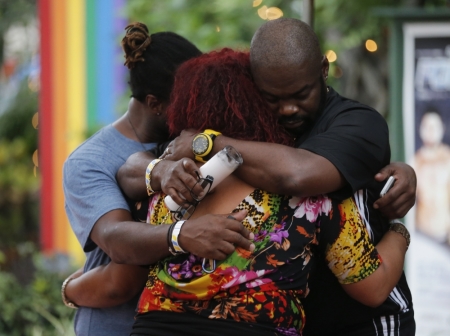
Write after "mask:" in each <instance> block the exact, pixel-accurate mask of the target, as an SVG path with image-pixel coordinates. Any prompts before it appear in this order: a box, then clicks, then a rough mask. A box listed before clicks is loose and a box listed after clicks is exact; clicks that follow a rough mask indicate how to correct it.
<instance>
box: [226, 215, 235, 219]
mask: <svg viewBox="0 0 450 336" xmlns="http://www.w3.org/2000/svg"><path fill="white" fill-rule="evenodd" d="M227 218H228V219H233V220H236V218H234V217H233V216H231V215H228V216H227Z"/></svg>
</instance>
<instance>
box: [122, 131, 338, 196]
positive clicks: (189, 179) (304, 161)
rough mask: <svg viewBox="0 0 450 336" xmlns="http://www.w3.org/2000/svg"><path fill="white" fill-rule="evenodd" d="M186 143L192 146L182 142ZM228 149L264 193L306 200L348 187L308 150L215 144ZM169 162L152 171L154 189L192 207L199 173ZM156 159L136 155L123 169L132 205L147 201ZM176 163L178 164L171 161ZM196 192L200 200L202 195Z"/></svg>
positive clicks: (227, 141) (242, 173) (190, 165)
mask: <svg viewBox="0 0 450 336" xmlns="http://www.w3.org/2000/svg"><path fill="white" fill-rule="evenodd" d="M180 141H181V140H180ZM185 141H189V140H183V142H185ZM225 145H231V146H233V147H234V148H236V150H237V151H238V152H239V153H241V155H242V157H243V159H244V165H242V166H241V167H240V168H238V170H237V171H236V174H237V176H238V177H240V178H241V179H243V180H244V181H246V182H247V183H249V184H250V185H254V186H256V187H258V188H261V189H263V190H267V191H270V192H273V193H278V194H286V195H296V196H307V195H316V194H323V193H328V192H332V191H335V190H338V189H340V188H341V187H343V186H344V185H345V183H346V182H345V180H344V178H343V177H342V175H341V174H340V173H339V171H338V170H337V168H336V167H335V166H334V165H333V164H332V163H331V162H330V161H328V160H327V159H325V158H323V157H322V156H320V155H316V154H314V153H311V152H309V151H306V150H302V149H297V148H290V147H287V146H283V145H277V144H268V143H261V142H250V141H239V140H234V139H231V138H227V137H225V136H220V137H218V138H217V139H216V141H215V144H214V149H215V152H218V151H219V150H220V149H222V148H223V147H225ZM262 153H264V155H262ZM182 155H183V154H182ZM185 155H190V156H191V157H193V155H192V150H190V151H188V152H187V151H185ZM166 157H167V159H166V160H163V161H162V162H160V163H158V165H156V166H155V168H154V169H153V171H152V175H151V176H152V178H151V186H152V188H153V189H154V190H163V192H164V193H166V194H168V195H170V196H171V197H172V198H173V200H174V201H175V202H176V203H178V204H182V203H183V198H184V199H186V200H188V201H192V197H191V195H190V190H191V189H192V188H193V187H194V185H195V183H196V181H197V175H196V174H195V171H196V170H198V167H197V166H196V165H195V163H194V161H192V159H183V158H179V155H176V156H175V155H174V154H172V155H170V156H166ZM153 158H154V157H153V156H151V155H150V154H148V153H144V152H141V153H136V154H133V155H132V156H130V157H129V159H128V160H127V162H126V163H125V164H124V165H123V166H122V167H121V168H120V169H119V172H118V174H117V180H118V182H119V185H120V186H121V188H122V190H124V192H125V193H126V194H127V195H128V196H131V197H132V198H133V199H139V198H142V197H144V196H145V195H146V187H145V182H144V181H145V178H144V177H145V170H146V168H147V165H148V164H149V163H150V161H151V160H152V159H153ZM173 159H175V160H177V161H172V160H173ZM299 162H301V164H299ZM269 167H270V168H269ZM193 191H194V193H196V194H198V193H199V192H200V191H201V189H199V188H197V189H194V190H193ZM180 195H182V197H180Z"/></svg>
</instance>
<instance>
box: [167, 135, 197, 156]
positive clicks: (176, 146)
mask: <svg viewBox="0 0 450 336" xmlns="http://www.w3.org/2000/svg"><path fill="white" fill-rule="evenodd" d="M197 134H198V132H197V131H195V130H193V129H187V130H184V131H182V132H181V134H180V135H179V136H178V137H176V138H175V140H173V141H172V142H171V143H170V144H169V146H167V148H166V150H165V151H164V154H163V155H161V159H165V160H171V161H178V160H180V159H182V158H191V159H192V160H193V159H194V152H193V151H192V140H194V137H195V136H196V135H197Z"/></svg>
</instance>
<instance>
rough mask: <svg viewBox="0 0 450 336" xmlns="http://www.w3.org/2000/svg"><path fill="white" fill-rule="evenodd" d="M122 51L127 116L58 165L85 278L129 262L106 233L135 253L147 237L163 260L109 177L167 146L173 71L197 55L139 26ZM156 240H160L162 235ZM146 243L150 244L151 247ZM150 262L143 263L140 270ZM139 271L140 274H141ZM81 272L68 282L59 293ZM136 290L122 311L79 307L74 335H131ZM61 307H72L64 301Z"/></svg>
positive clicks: (179, 40)
mask: <svg viewBox="0 0 450 336" xmlns="http://www.w3.org/2000/svg"><path fill="white" fill-rule="evenodd" d="M122 46H123V49H124V51H125V59H126V61H125V65H126V66H127V67H128V69H129V74H130V79H129V84H130V87H131V93H132V95H131V99H130V102H129V104H128V111H127V112H126V113H125V114H124V115H123V116H122V117H121V118H119V119H118V120H117V121H115V122H114V123H113V124H111V125H108V126H106V127H104V128H103V129H101V130H100V131H99V132H97V133H96V134H95V135H93V136H92V137H90V138H89V139H87V140H86V141H85V142H84V143H83V144H81V145H80V146H79V147H78V148H77V149H76V150H75V151H74V152H73V153H72V154H71V155H70V156H69V158H68V159H67V161H66V162H65V164H64V177H63V178H64V181H63V184H64V193H65V208H66V212H67V216H68V218H69V221H70V224H71V226H72V229H73V231H74V232H75V234H76V236H77V238H78V240H79V242H80V244H81V246H82V248H83V250H84V251H85V252H86V253H87V260H86V264H85V266H84V271H85V272H87V271H89V270H90V269H94V268H95V267H97V266H100V265H106V264H107V263H108V262H109V261H110V257H111V258H112V259H113V260H116V261H122V262H123V261H128V260H126V258H124V257H123V255H118V254H117V253H114V252H113V251H112V249H114V248H115V247H116V246H119V244H118V243H117V242H116V241H114V240H113V239H111V236H110V230H117V231H116V232H121V237H122V241H123V242H126V241H128V239H127V237H130V238H129V239H131V240H132V241H133V243H132V244H130V245H131V247H134V246H136V244H137V245H138V246H139V244H138V243H137V242H136V240H135V239H133V238H132V237H133V236H135V234H134V232H138V235H140V236H146V237H151V238H150V239H148V240H147V243H148V246H149V247H148V251H149V255H154V256H156V257H157V258H160V257H163V256H166V254H164V253H161V252H158V251H161V250H162V249H161V247H160V246H159V245H158V243H157V241H158V240H159V239H158V238H160V236H158V232H155V231H152V232H147V233H146V231H145V230H146V229H147V228H148V227H149V226H148V225H144V224H142V225H144V228H142V227H140V224H141V223H137V222H134V221H133V218H132V216H131V213H130V209H129V205H128V204H127V201H126V200H125V198H124V196H123V194H122V192H121V190H120V188H119V186H118V185H117V182H116V178H115V176H116V173H117V170H118V169H119V167H120V166H121V165H122V164H123V163H124V162H125V160H126V159H127V158H128V157H129V156H130V155H131V154H133V153H135V152H138V151H142V150H148V149H151V148H153V147H155V145H156V143H157V142H160V141H166V140H167V139H168V133H167V130H166V126H165V120H166V119H165V109H166V107H167V105H168V103H169V96H170V92H171V90H172V84H173V78H174V73H175V70H176V68H177V67H178V66H179V65H180V64H182V63H183V62H185V61H187V60H189V59H191V58H193V57H197V56H199V55H200V54H201V52H200V51H199V50H198V49H197V48H196V47H195V46H194V45H193V44H192V43H191V42H189V41H188V40H186V39H185V38H183V37H181V36H179V35H177V34H175V33H172V32H161V33H156V34H149V31H148V29H147V27H146V26H145V25H144V24H142V23H134V24H131V25H129V26H128V27H126V35H125V37H124V39H123V41H122ZM122 233H123V234H122ZM162 236H164V233H161V237H162ZM152 237H153V238H152ZM151 239H155V241H156V242H155V243H153V244H152V240H151ZM153 248H154V249H153ZM120 251H121V252H123V253H124V254H126V253H128V251H129V248H128V249H127V248H126V244H125V245H124V246H121V249H120ZM158 253H159V254H160V256H159V255H158ZM151 261H152V260H144V262H143V264H145V263H150V262H151ZM130 263H132V262H130ZM103 267H105V266H101V267H100V268H99V270H98V271H100V270H101V269H102V268H103ZM123 268H124V269H125V270H126V269H127V268H128V266H127V265H123ZM138 271H139V269H138ZM140 271H141V273H142V274H145V273H146V271H145V270H144V269H141V270H140ZM79 273H80V272H77V273H76V274H74V275H72V276H71V277H69V278H68V280H67V281H66V282H65V283H64V286H63V288H65V285H66V284H67V282H68V281H70V279H71V278H73V277H76V276H77V275H78V274H79ZM144 282H145V281H143V282H142V284H144ZM139 291H140V290H137V291H136V292H134V293H133V292H130V291H127V292H125V293H123V294H124V296H123V297H125V299H124V300H123V304H121V305H119V306H116V307H112V308H104V309H93V308H86V307H81V308H80V309H79V310H78V311H77V314H76V318H75V330H76V333H77V334H78V335H92V334H95V335H96V336H98V335H105V336H106V335H108V336H111V335H126V334H129V332H130V330H131V325H132V322H133V316H134V310H135V307H136V303H137V297H136V294H137V293H138V292H139ZM66 303H67V304H68V305H69V306H71V304H70V302H67V301H66ZM92 307H97V308H99V307H98V306H92Z"/></svg>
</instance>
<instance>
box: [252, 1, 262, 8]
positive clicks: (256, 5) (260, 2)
mask: <svg viewBox="0 0 450 336" xmlns="http://www.w3.org/2000/svg"><path fill="white" fill-rule="evenodd" d="M261 4H262V0H253V7H258V6H259V5H261Z"/></svg>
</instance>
